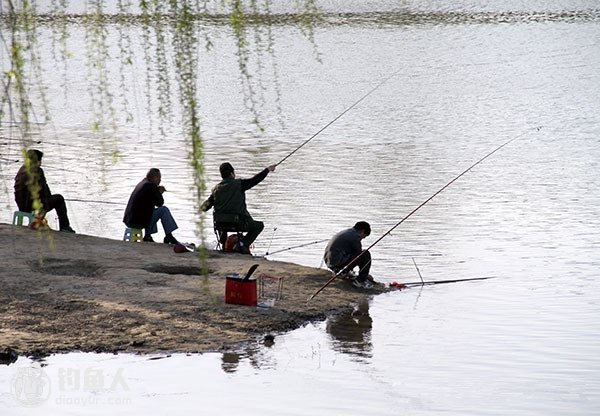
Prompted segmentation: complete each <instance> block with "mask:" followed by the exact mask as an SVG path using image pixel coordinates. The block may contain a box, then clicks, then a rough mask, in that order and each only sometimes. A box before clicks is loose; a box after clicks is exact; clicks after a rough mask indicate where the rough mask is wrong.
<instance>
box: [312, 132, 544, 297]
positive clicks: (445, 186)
mask: <svg viewBox="0 0 600 416" xmlns="http://www.w3.org/2000/svg"><path fill="white" fill-rule="evenodd" d="M541 128H542V127H541V126H540V127H536V128H535V129H536V130H537V131H539V130H540V129H541ZM527 133H528V131H525V132H523V133H521V134H519V135H518V136H515V137H513V138H512V139H510V140H508V141H506V142H504V143H503V144H501V145H500V146H498V147H496V148H495V149H494V150H492V151H491V152H489V153H488V154H487V155H485V156H484V157H482V158H481V159H479V160H478V161H477V162H475V163H473V164H472V165H471V166H469V167H468V168H467V169H465V170H464V171H462V173H460V174H459V175H457V176H456V177H455V178H454V179H452V180H451V181H450V182H448V183H447V184H446V185H444V186H443V187H442V188H440V189H439V190H438V191H437V192H435V193H434V194H433V195H431V196H430V197H429V198H427V199H426V200H425V201H423V202H422V203H421V204H420V205H419V206H418V207H416V208H415V209H413V210H412V211H411V212H410V213H408V215H406V216H405V217H404V218H402V219H401V220H400V221H398V222H397V223H396V225H394V226H393V227H392V228H390V229H389V230H388V231H387V232H385V233H384V234H383V235H382V236H381V237H379V238H378V239H377V240H376V241H375V242H374V243H373V244H371V245H370V246H369V247H368V248H367V249H366V250H364V251H363V252H361V253H360V254H359V255H358V256H356V257H355V258H354V259H352V260H351V261H350V262H348V264H351V263H353V262H355V261H356V260H358V259H359V258H360V256H362V255H363V253H364V252H365V251H369V250H370V249H372V248H373V247H375V245H376V244H377V243H379V242H380V241H381V240H383V239H384V238H385V237H386V236H388V235H390V234H391V232H392V231H394V230H395V229H396V228H398V227H399V226H400V224H402V223H403V222H404V221H406V220H407V219H408V218H410V217H411V216H412V215H413V214H414V213H415V212H417V211H418V210H419V209H421V208H422V207H423V206H424V205H425V204H427V203H428V202H429V201H431V200H432V199H433V198H435V197H436V196H437V195H439V194H440V193H441V192H442V191H444V189H446V188H448V187H449V186H450V185H452V184H453V183H454V182H456V181H457V180H458V179H459V178H461V177H462V176H463V175H465V174H466V173H467V172H469V171H470V170H471V169H473V168H474V167H475V166H477V165H479V164H480V163H481V162H483V161H484V160H486V159H487V158H488V157H490V156H491V155H493V154H494V153H496V152H497V151H498V150H500V149H502V148H503V147H504V146H507V145H508V144H510V143H511V142H513V141H515V140H517V139H518V138H520V137H522V136H524V135H525V134H527ZM343 271H344V269H342V270H340V271H339V272H337V273H336V274H334V275H333V277H332V278H331V279H329V280H328V281H327V282H326V283H325V284H324V285H323V286H321V287H320V288H319V289H318V290H317V291H316V292H315V293H313V294H312V295H311V296H310V297H309V298H308V300H307V302H309V301H311V300H312V299H314V297H315V296H317V295H318V294H319V293H321V291H323V289H325V288H326V287H327V286H329V284H330V283H331V282H333V281H334V280H335V279H336V278H337V277H339V276H340V275H341V274H342V272H343Z"/></svg>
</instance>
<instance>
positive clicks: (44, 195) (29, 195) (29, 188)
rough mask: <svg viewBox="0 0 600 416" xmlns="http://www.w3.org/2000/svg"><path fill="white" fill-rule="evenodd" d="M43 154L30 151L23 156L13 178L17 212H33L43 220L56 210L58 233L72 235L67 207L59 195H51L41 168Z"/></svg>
mask: <svg viewBox="0 0 600 416" xmlns="http://www.w3.org/2000/svg"><path fill="white" fill-rule="evenodd" d="M43 156H44V153H42V152H41V151H39V150H35V149H30V150H28V151H27V153H26V154H25V162H24V163H23V166H21V168H20V169H19V172H18V173H17V176H15V202H16V203H17V206H18V207H19V211H25V212H33V213H34V214H35V215H36V217H38V218H44V217H45V216H46V213H47V212H48V211H52V210H53V209H55V210H56V214H57V215H58V227H59V229H60V231H65V232H68V233H74V232H75V231H74V230H73V229H72V228H71V225H70V223H69V217H68V216H67V205H66V204H65V199H64V198H63V196H62V195H60V194H52V192H50V188H49V187H48V183H47V182H46V176H45V175H44V170H43V169H42V168H41V166H42V157H43Z"/></svg>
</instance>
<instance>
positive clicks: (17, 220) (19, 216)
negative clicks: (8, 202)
mask: <svg viewBox="0 0 600 416" xmlns="http://www.w3.org/2000/svg"><path fill="white" fill-rule="evenodd" d="M25 218H28V219H29V222H28V223H27V224H23V220H24V219H25ZM34 219H35V215H33V212H26V211H15V212H14V214H13V222H12V223H13V225H25V226H30V225H31V223H33V220H34Z"/></svg>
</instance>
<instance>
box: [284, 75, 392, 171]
mask: <svg viewBox="0 0 600 416" xmlns="http://www.w3.org/2000/svg"><path fill="white" fill-rule="evenodd" d="M400 71H401V70H400V69H399V70H398V71H396V72H394V73H393V74H392V75H390V76H388V77H387V78H385V79H384V80H383V81H381V82H380V83H379V84H377V85H376V86H375V87H373V88H372V89H371V90H370V91H369V92H367V93H366V94H365V95H363V96H362V97H361V98H360V99H359V100H358V101H356V102H355V103H354V104H352V105H351V106H350V107H348V108H346V109H345V110H344V111H343V112H342V113H341V114H339V115H338V116H337V117H336V118H334V119H333V120H331V121H330V122H329V123H327V124H326V125H325V126H324V127H322V128H321V129H320V130H319V131H318V132H316V133H315V134H313V135H312V136H310V137H309V138H308V139H307V140H305V141H304V143H302V144H301V145H300V146H298V147H296V148H295V149H294V150H292V151H291V152H290V153H289V154H288V155H287V156H286V157H284V158H283V159H281V160H280V161H279V162H278V163H277V164H276V165H275V166H279V165H280V164H282V163H283V162H284V161H285V160H286V159H287V158H289V157H290V156H292V155H293V154H294V153H296V152H297V151H298V150H300V149H301V148H303V147H304V146H305V145H306V144H308V142H310V141H311V140H312V139H314V138H315V137H317V136H318V135H319V134H321V133H322V132H323V130H325V129H326V128H327V127H329V126H331V125H332V124H333V123H335V122H336V121H337V120H339V119H340V118H341V117H342V116H343V115H344V114H346V113H347V112H348V111H350V110H352V109H353V108H354V107H356V106H357V105H358V104H359V103H360V102H361V101H362V100H364V99H365V98H367V97H368V96H369V95H371V94H372V93H373V92H375V90H377V89H378V88H379V87H381V86H382V85H383V84H385V83H386V82H387V81H389V80H390V79H392V78H393V77H394V76H396V74H398V73H399V72H400Z"/></svg>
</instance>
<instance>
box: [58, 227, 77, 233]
mask: <svg viewBox="0 0 600 416" xmlns="http://www.w3.org/2000/svg"><path fill="white" fill-rule="evenodd" d="M60 231H63V232H65V233H73V234H75V230H74V229H72V228H71V226H70V225H67V226H66V227H62V228H61V229H60Z"/></svg>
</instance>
